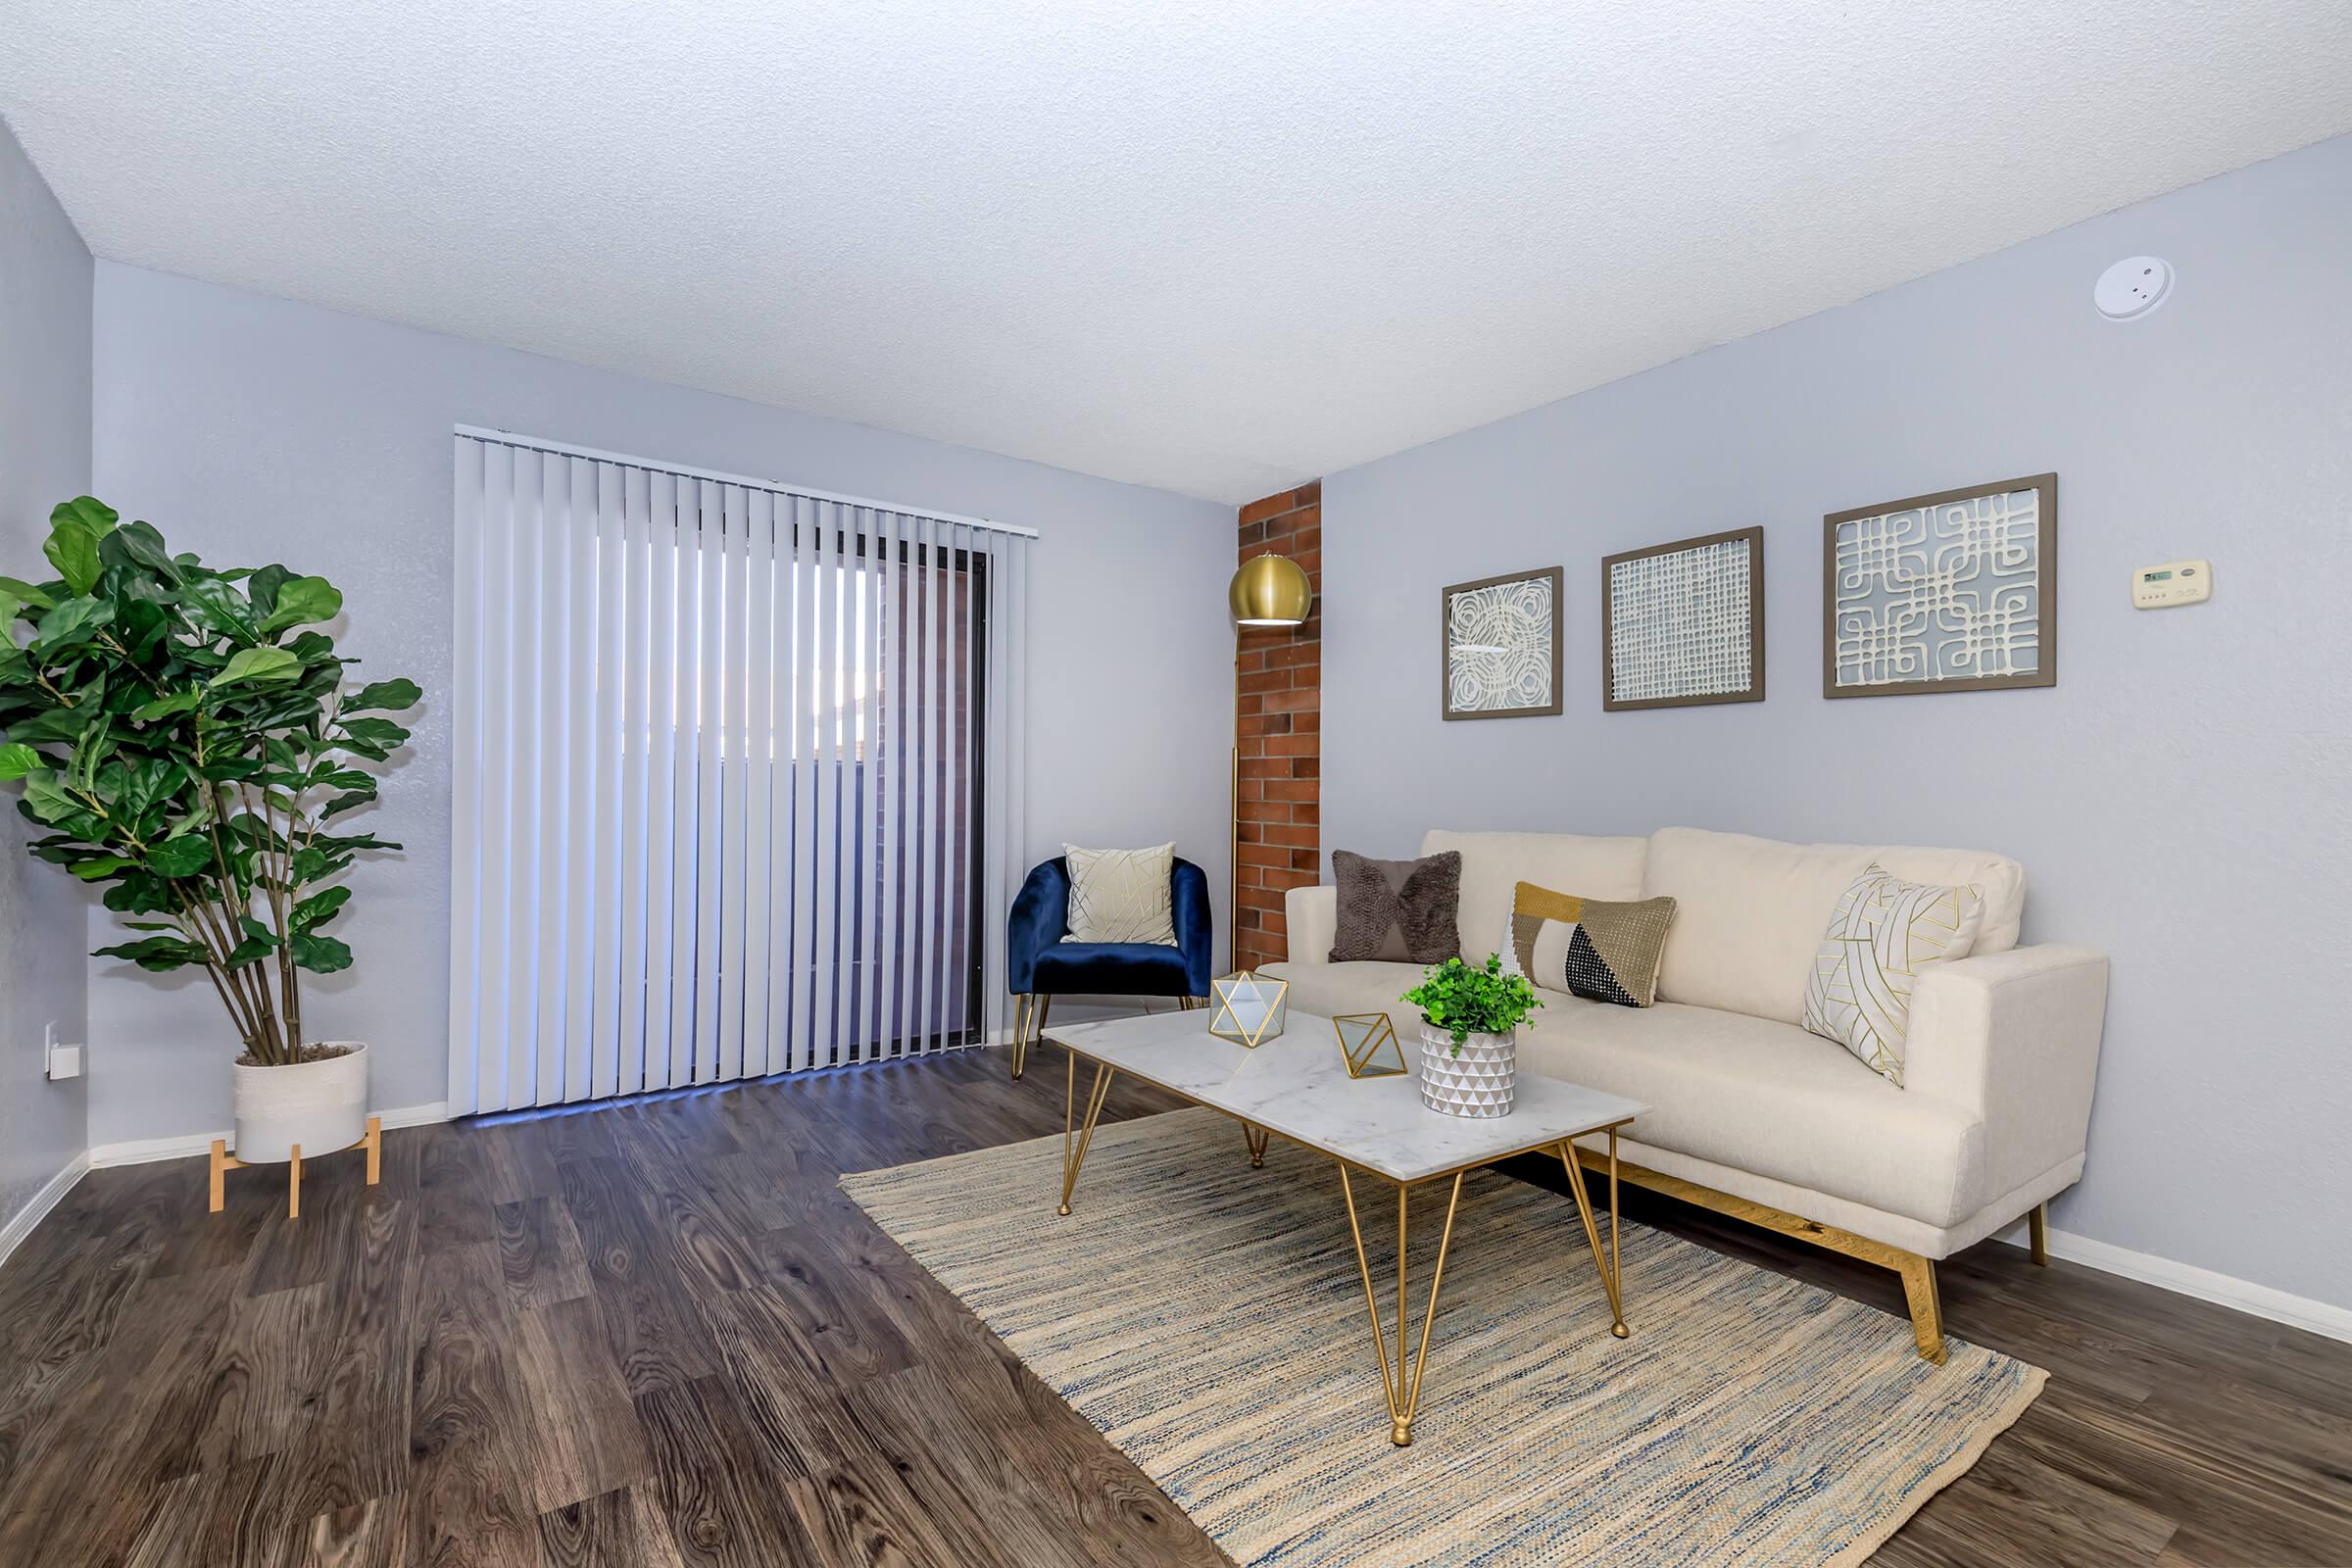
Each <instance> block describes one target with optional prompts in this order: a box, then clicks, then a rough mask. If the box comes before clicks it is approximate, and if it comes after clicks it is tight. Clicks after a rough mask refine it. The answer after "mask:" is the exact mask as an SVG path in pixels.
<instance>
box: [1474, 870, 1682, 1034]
mask: <svg viewBox="0 0 2352 1568" xmlns="http://www.w3.org/2000/svg"><path fill="white" fill-rule="evenodd" d="M1673 923H1674V901H1673V900H1672V899H1637V900H1634V901H1632V902H1612V901H1610V900H1606V899H1580V898H1578V897H1577V896H1576V895H1575V894H1573V893H1554V892H1552V891H1551V890H1550V889H1549V888H1540V887H1538V886H1536V885H1535V884H1534V883H1533V882H1522V883H1520V884H1519V885H1518V886H1517V887H1516V888H1514V889H1513V890H1512V893H1511V945H1512V947H1513V948H1514V949H1516V950H1517V952H1518V955H1519V972H1520V973H1521V974H1523V975H1525V976H1527V977H1528V979H1530V980H1532V981H1533V982H1535V983H1536V984H1537V985H1540V986H1544V987H1547V988H1549V989H1550V990H1553V991H1565V992H1567V993H1569V994H1570V995H1571V996H1578V997H1583V998H1585V999H1586V1000H1588V1001H1591V1002H1613V1003H1615V1004H1616V1005H1618V1006H1620V1007H1646V1006H1648V1005H1650V1004H1651V1003H1653V1002H1655V1001H1657V1000H1658V961H1659V959H1661V958H1662V957H1664V956H1665V954H1666V928H1667V927H1668V926H1670V925H1672V924H1673Z"/></svg>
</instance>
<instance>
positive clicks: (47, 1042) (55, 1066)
mask: <svg viewBox="0 0 2352 1568" xmlns="http://www.w3.org/2000/svg"><path fill="white" fill-rule="evenodd" d="M41 1040H42V1047H43V1053H44V1054H43V1060H44V1061H45V1063H46V1067H45V1071H46V1072H47V1073H48V1075H49V1078H50V1081H51V1082H57V1081H60V1080H62V1079H67V1078H78V1077H80V1076H81V1047H79V1046H69V1045H65V1044H63V1043H61V1042H60V1041H59V1040H58V1038H57V1024H56V1023H55V1022H54V1021H52V1022H51V1023H50V1024H49V1026H48V1027H47V1028H45V1029H43V1030H42V1031H41Z"/></svg>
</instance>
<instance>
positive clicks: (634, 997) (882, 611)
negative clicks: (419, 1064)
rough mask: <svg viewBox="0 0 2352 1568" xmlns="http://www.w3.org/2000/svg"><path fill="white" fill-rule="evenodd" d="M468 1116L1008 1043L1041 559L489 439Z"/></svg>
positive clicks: (869, 510)
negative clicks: (1007, 917)
mask: <svg viewBox="0 0 2352 1568" xmlns="http://www.w3.org/2000/svg"><path fill="white" fill-rule="evenodd" d="M456 500H457V526H458V541H457V542H458V558H459V571H458V578H459V588H458V604H457V618H458V626H457V650H456V657H457V701H456V704H455V707H456V712H455V714H454V718H455V722H456V735H455V737H454V740H455V744H454V747H453V754H454V760H455V763H456V767H457V779H456V790H455V800H454V802H453V828H454V838H455V853H454V857H453V865H452V873H453V874H452V887H451V924H452V936H451V1001H450V1023H451V1054H450V1093H451V1102H452V1105H453V1108H455V1109H459V1110H461V1111H463V1110H494V1109H505V1108H511V1107H515V1106H523V1105H545V1104H555V1103H568V1102H576V1101H582V1100H590V1099H597V1098H602V1097H609V1096H614V1095H628V1094H636V1093H640V1092H643V1091H647V1090H658V1089H665V1088H672V1087H677V1086H682V1085H689V1084H704V1083H717V1082H725V1081H728V1080H732V1079H740V1078H747V1077H759V1076H762V1075H765V1074H770V1073H780V1072H792V1071H799V1070H804V1069H808V1068H813V1067H826V1066H833V1065H838V1064H841V1063H846V1062H853V1061H866V1060H875V1059H879V1058H885V1057H890V1056H898V1055H905V1054H911V1053H916V1052H923V1051H933V1050H939V1049H942V1048H946V1047H953V1046H958V1045H964V1044H969V1043H974V1042H976V1041H980V1040H983V1039H985V1038H987V1037H988V1035H989V1033H990V1031H991V1030H992V1029H993V1028H999V1027H1001V1025H1002V1020H1001V1019H997V1018H995V1017H994V1016H993V1015H994V1014H995V1013H997V1012H999V1011H1001V1009H1002V1002H1001V1000H1000V999H1001V997H1002V993H1003V986H1002V984H1001V983H999V984H992V983H991V981H990V975H991V973H992V972H995V973H998V974H1001V970H1002V957H1001V955H1000V954H998V953H997V952H996V951H995V950H996V947H997V945H998V943H999V941H1000V938H1001V916H1002V912H1003V909H1004V907H1005V899H1006V897H1007V896H1008V889H1007V878H1008V877H1009V876H1011V875H1013V874H1015V872H1016V871H1017V868H1016V867H1013V866H1012V865H1011V864H1010V861H1009V857H1010V855H1011V853H1012V850H1013V846H1014V844H1015V842H1016V840H1015V835H1014V823H1013V815H1014V809H1013V808H1014V803H1015V802H1017V800H1018V799H1019V793H1018V792H1019V784H1020V780H1019V768H1020V765H1021V757H1020V753H1021V746H1020V736H1019V729H1020V718H1021V716H1022V715H1021V709H1020V697H1021V693H1020V687H1019V683H1018V681H1017V680H1016V679H1014V678H1013V676H1014V674H1015V672H1017V670H1018V669H1019V667H1020V662H1021V658H1022V654H1023V647H1022V639H1021V638H1020V636H1019V624H1018V609H1019V601H1020V597H1021V595H1022V593H1023V579H1024V577H1025V573H1026V565H1027V562H1026V549H1027V545H1028V540H1027V539H1026V538H1025V537H1024V536H1022V535H1019V534H1016V533H1012V532H1009V531H1006V530H1002V529H998V528H994V527H991V526H987V525H981V524H976V523H973V522H969V521H965V520H959V519H950V518H942V517H930V516H924V515H916V514H910V513H903V512H894V511H888V510H882V509H877V508H874V507H870V506H864V505H859V504H855V503H850V502H845V501H840V500H836V499H832V498H827V497H820V496H814V495H807V494H800V493H796V492H792V491H788V490H783V489H778V488H775V487H770V486H762V485H758V484H753V483H748V482H742V481H736V480H731V479H724V478H719V477H716V476H707V475H702V474H697V473H691V472H685V471H679V470H672V469H664V468H662V467H658V466H649V465H645V464H638V463H631V462H625V461H618V460H613V459H610V458H606V457H603V456H601V455H591V454H583V453H575V452H571V451H568V450H563V449H552V448H547V447H542V446H539V445H536V444H532V443H528V442H523V441H520V440H518V439H516V438H512V437H505V436H490V435H487V434H476V433H466V434H462V435H460V436H459V438H458V441H457V488H456Z"/></svg>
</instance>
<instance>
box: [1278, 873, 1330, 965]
mask: <svg viewBox="0 0 2352 1568" xmlns="http://www.w3.org/2000/svg"><path fill="white" fill-rule="evenodd" d="M1282 925H1283V929H1284V930H1285V931H1287V932H1288V933H1290V949H1289V952H1290V959H1289V961H1290V962H1292V963H1329V962H1330V961H1331V944H1332V941H1333V939H1334V938H1336V937H1338V935H1339V934H1340V890H1339V889H1338V888H1335V887H1316V888H1293V889H1291V891H1290V892H1288V893H1286V894H1284V895H1283V896H1282Z"/></svg>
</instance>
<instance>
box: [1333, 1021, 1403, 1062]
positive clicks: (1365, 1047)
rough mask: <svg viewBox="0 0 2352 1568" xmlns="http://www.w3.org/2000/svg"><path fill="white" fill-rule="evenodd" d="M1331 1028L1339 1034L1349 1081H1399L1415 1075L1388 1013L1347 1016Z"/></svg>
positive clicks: (1334, 1022)
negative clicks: (1405, 1076)
mask: <svg viewBox="0 0 2352 1568" xmlns="http://www.w3.org/2000/svg"><path fill="white" fill-rule="evenodd" d="M1331 1026H1332V1028H1333V1029H1335V1030H1337V1031H1338V1033H1339V1037H1340V1054H1341V1055H1342V1056H1344V1057H1346V1058H1347V1061H1348V1077H1350V1078H1397V1077H1402V1076H1403V1075H1404V1074H1406V1073H1408V1072H1411V1071H1412V1069H1411V1068H1410V1067H1407V1066H1406V1065H1405V1064H1404V1048H1403V1047H1402V1046H1399V1045H1398V1044H1397V1026H1396V1025H1395V1024H1393V1023H1391V1022H1390V1021H1389V1015H1388V1014H1387V1013H1385V1012H1343V1013H1340V1014H1338V1015H1337V1016H1335V1017H1334V1018H1333V1019H1332V1020H1331Z"/></svg>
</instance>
